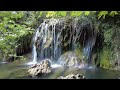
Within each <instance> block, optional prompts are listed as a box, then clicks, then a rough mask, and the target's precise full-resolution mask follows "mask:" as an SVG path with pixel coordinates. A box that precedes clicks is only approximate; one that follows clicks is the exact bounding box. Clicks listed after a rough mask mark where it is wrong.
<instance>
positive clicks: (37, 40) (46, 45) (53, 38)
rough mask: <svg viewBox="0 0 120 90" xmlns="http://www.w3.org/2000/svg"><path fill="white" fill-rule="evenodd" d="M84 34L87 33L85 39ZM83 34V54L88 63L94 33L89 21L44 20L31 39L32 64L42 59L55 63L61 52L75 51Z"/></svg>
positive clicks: (93, 42) (77, 19) (93, 41)
mask: <svg viewBox="0 0 120 90" xmlns="http://www.w3.org/2000/svg"><path fill="white" fill-rule="evenodd" d="M70 20H71V19H70ZM86 32H87V33H88V36H87V39H86ZM83 34H85V45H84V47H83V53H84V56H85V57H86V58H87V60H89V61H90V55H91V52H92V48H93V46H94V44H95V41H96V33H95V32H94V30H93V26H92V22H91V21H90V20H89V19H86V20H79V18H75V19H72V20H71V21H68V20H65V19H64V18H62V19H54V18H52V19H45V20H44V21H43V23H41V24H40V26H39V27H38V28H37V30H36V32H35V35H34V38H33V42H34V43H33V62H34V63H36V62H40V61H41V60H44V59H49V60H51V61H52V62H53V63H55V62H57V61H58V59H59V58H60V56H61V55H62V54H63V52H65V51H70V50H72V51H74V50H75V49H76V45H77V44H78V43H79V44H80V39H81V38H82V35H83ZM83 39H84V38H83ZM83 42H84V40H83Z"/></svg>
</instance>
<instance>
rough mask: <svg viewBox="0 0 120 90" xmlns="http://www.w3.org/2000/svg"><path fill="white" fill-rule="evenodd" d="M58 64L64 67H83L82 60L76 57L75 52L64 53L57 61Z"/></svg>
mask: <svg viewBox="0 0 120 90" xmlns="http://www.w3.org/2000/svg"><path fill="white" fill-rule="evenodd" d="M58 63H59V64H60V65H66V66H81V67H82V66H84V62H83V60H81V59H80V58H79V57H77V55H76V53H75V52H71V51H69V52H66V53H64V54H63V55H61V57H60V58H59V60H58Z"/></svg>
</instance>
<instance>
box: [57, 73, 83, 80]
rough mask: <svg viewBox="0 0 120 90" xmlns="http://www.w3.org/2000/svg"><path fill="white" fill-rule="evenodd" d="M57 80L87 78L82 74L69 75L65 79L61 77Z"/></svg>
mask: <svg viewBox="0 0 120 90" xmlns="http://www.w3.org/2000/svg"><path fill="white" fill-rule="evenodd" d="M57 79H85V76H84V75H82V74H69V75H67V76H65V77H63V76H60V77H58V78H57Z"/></svg>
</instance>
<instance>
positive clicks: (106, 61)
mask: <svg viewBox="0 0 120 90" xmlns="http://www.w3.org/2000/svg"><path fill="white" fill-rule="evenodd" d="M100 67H102V68H110V67H111V63H110V51H109V50H108V49H103V51H101V53H100Z"/></svg>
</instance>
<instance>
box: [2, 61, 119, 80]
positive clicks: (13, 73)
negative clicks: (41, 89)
mask: <svg viewBox="0 0 120 90" xmlns="http://www.w3.org/2000/svg"><path fill="white" fill-rule="evenodd" d="M25 63H26V62H25V61H24V62H14V63H2V62H1V63H0V79H32V78H30V77H28V76H27V74H25V72H26V71H24V70H26V69H27V68H28V67H29V65H26V64H25ZM53 66H54V68H53V70H52V73H51V74H49V75H47V76H44V77H42V78H41V79H56V78H57V77H59V76H61V75H62V76H66V75H68V74H71V73H73V74H76V73H79V74H83V75H85V77H86V79H117V78H119V77H120V72H118V71H111V70H106V69H102V68H85V69H79V68H75V67H65V66H64V67H63V66H62V67H61V66H59V65H53Z"/></svg>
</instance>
